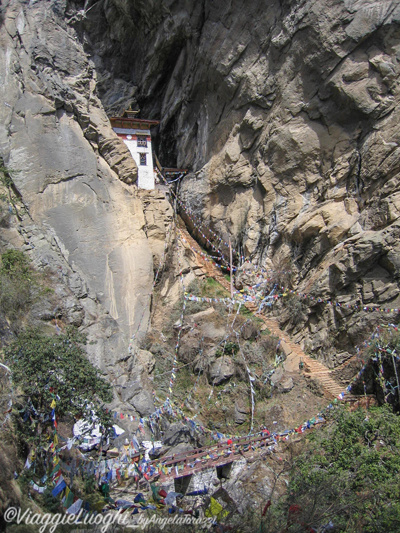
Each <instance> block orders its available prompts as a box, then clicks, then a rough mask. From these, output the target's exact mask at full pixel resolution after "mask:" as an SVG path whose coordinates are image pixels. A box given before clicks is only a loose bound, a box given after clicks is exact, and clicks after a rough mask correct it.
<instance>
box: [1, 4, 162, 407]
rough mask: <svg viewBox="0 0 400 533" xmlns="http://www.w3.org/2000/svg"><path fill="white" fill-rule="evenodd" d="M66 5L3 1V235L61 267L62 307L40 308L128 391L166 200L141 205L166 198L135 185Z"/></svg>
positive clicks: (38, 261) (39, 262) (49, 265)
mask: <svg viewBox="0 0 400 533" xmlns="http://www.w3.org/2000/svg"><path fill="white" fill-rule="evenodd" d="M65 9H66V2H57V1H56V2H25V1H13V0H11V1H6V2H3V6H2V10H1V28H0V43H1V49H2V51H3V53H2V54H1V58H0V78H1V80H2V83H1V89H0V90H1V106H0V124H1V125H0V155H1V157H2V158H3V160H4V163H5V165H6V166H7V168H8V169H9V170H10V172H11V176H12V179H13V183H14V186H15V187H14V188H15V191H16V194H17V195H18V197H19V198H20V199H21V201H22V204H20V208H19V210H18V213H17V216H14V217H13V222H14V224H12V225H11V227H10V228H9V229H8V230H7V231H6V230H4V231H3V232H2V237H3V239H2V240H3V243H2V244H3V246H4V245H6V244H7V243H9V242H12V243H13V244H14V245H16V246H19V247H24V248H25V249H26V250H28V251H29V254H30V256H31V258H32V260H33V261H34V264H35V265H36V266H37V267H38V268H42V269H49V272H52V273H53V274H56V280H57V282H56V294H57V295H58V297H59V298H60V300H61V301H62V306H61V307H60V308H58V309H56V310H54V309H49V310H46V312H43V315H46V317H47V319H50V318H52V317H53V318H57V319H58V320H61V321H63V320H64V321H66V322H72V323H74V324H75V325H77V326H81V327H82V328H83V329H84V330H85V331H86V332H87V334H88V336H89V341H91V343H90V344H89V351H90V355H91V357H92V359H93V361H94V362H95V363H96V364H97V365H98V366H99V367H101V368H102V370H103V371H104V372H105V373H108V375H109V378H110V380H111V381H112V382H113V383H114V384H115V385H116V392H117V393H118V392H119V388H120V389H121V390H123V391H124V396H125V397H129V398H132V396H134V393H132V394H129V390H130V388H132V387H131V385H132V372H131V371H130V370H132V369H130V370H129V369H128V368H127V367H126V364H125V361H126V359H127V358H128V342H129V338H130V337H131V335H132V334H137V333H138V330H140V331H142V332H143V331H146V329H147V326H148V322H149V312H150V311H149V302H150V293H151V288H152V281H153V257H154V258H155V259H156V260H158V258H159V255H160V247H161V251H162V249H163V244H164V237H165V229H166V228H165V225H166V224H167V222H168V217H169V209H170V208H169V206H168V204H167V203H166V202H165V200H163V199H162V198H161V199H157V195H156V194H154V193H149V194H148V195H147V196H148V197H149V201H148V202H147V203H149V202H150V203H151V201H152V199H153V202H155V203H157V202H161V203H162V205H161V207H160V208H159V209H158V211H157V212H156V213H155V214H154V213H152V210H151V208H149V207H148V206H147V207H146V205H145V204H144V203H143V202H142V198H143V195H142V196H139V195H138V192H137V189H136V188H135V186H134V182H135V181H136V177H137V168H136V166H135V163H134V161H133V159H132V157H131V156H130V154H129V152H128V150H127V148H126V147H125V145H124V143H123V142H122V141H121V140H120V139H119V138H118V137H117V136H116V135H115V134H114V132H113V131H112V129H111V126H110V123H109V120H108V117H107V115H106V113H105V112H104V109H103V106H102V104H101V102H100V100H99V99H98V97H97V96H96V71H95V69H94V65H93V63H92V62H91V60H90V59H89V57H88V56H87V54H86V52H85V51H84V49H83V43H82V42H81V41H80V40H79V37H78V36H77V34H76V32H75V30H74V29H73V28H71V27H70V26H69V25H68V24H67V23H66V15H65ZM116 171H117V173H116ZM144 196H146V195H144ZM146 212H147V214H146ZM148 216H151V217H152V226H151V227H150V226H149V227H150V230H152V233H153V237H151V238H150V239H148V237H147V234H146V231H147V229H148V228H147V225H146V217H147V218H148ZM155 229H158V232H157V231H155ZM127 384H128V385H127ZM132 386H133V385H132ZM126 389H128V390H126ZM136 389H137V386H136ZM136 389H135V391H136V393H137V392H138V391H137V390H136ZM116 399H117V397H116ZM131 403H132V404H133V405H135V401H134V400H132V402H131ZM142 404H143V402H142V403H141V410H142V411H143V405H142ZM136 407H138V406H137V405H136ZM146 409H150V410H151V409H152V400H151V396H149V405H147V406H145V407H144V410H146Z"/></svg>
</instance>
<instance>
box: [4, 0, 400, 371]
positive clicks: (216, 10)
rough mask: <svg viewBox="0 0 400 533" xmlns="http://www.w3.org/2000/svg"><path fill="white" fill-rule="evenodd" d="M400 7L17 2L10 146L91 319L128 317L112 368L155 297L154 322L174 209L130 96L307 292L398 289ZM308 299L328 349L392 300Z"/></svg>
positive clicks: (10, 62)
mask: <svg viewBox="0 0 400 533" xmlns="http://www.w3.org/2000/svg"><path fill="white" fill-rule="evenodd" d="M399 23H400V7H399V5H398V2H395V1H392V2H391V1H386V2H377V1H373V0H363V1H358V0H346V1H342V0H326V1H324V2H315V1H311V0H304V1H296V2H294V1H289V0H288V1H277V0H276V1H271V2H261V1H254V2H244V1H240V0H232V1H228V0H227V1H224V2H218V3H216V2H211V1H207V0H201V1H199V2H195V3H193V2H186V1H185V0H176V1H163V2H159V1H155V0H149V1H148V2H142V1H139V0H137V1H128V0H98V1H85V2H84V1H66V0H54V1H51V2H47V1H46V2H45V1H36V2H28V1H22V0H8V1H6V2H3V7H2V12H1V44H2V49H3V50H5V54H3V56H2V58H1V66H0V73H1V78H2V80H4V82H3V84H2V87H1V90H2V100H3V105H2V106H1V109H0V113H1V121H0V122H1V126H0V147H1V153H2V155H3V157H4V160H5V162H6V164H7V165H8V166H9V168H12V169H14V170H15V171H16V172H15V174H14V182H15V185H16V187H17V189H18V191H19V192H20V194H21V195H22V198H23V200H24V202H25V204H26V206H27V207H28V210H29V214H21V217H22V221H21V222H20V224H19V229H20V233H22V234H23V235H24V239H25V241H26V242H27V243H29V247H31V249H32V256H33V257H35V260H36V261H37V262H38V263H39V264H46V261H47V262H48V263H49V264H50V266H52V267H54V268H55V269H57V268H59V267H60V266H61V267H62V269H64V270H65V276H64V277H65V278H67V279H68V290H70V291H71V294H72V295H71V307H73V306H76V309H75V311H74V312H76V313H77V316H78V318H77V320H78V322H79V320H83V322H82V323H83V324H84V325H86V326H87V328H88V329H89V331H92V332H93V338H100V337H102V336H103V333H102V332H104V331H108V332H109V333H110V335H108V334H107V338H108V339H109V340H108V341H101V342H100V341H99V344H97V346H96V348H93V357H94V358H95V359H96V360H97V361H98V363H99V364H100V362H101V364H105V363H104V361H107V364H108V365H109V367H110V369H109V370H110V372H111V373H113V372H114V369H112V368H111V367H112V366H113V364H114V362H115V361H116V360H118V358H119V357H121V355H120V353H122V351H125V352H126V341H127V338H128V336H129V335H130V334H132V331H135V330H136V329H137V327H138V325H139V322H140V317H141V316H142V313H143V309H145V313H144V315H145V319H144V322H145V323H147V322H146V318H147V317H148V297H147V296H146V295H148V294H149V292H150V290H151V278H152V268H153V264H152V259H153V256H157V257H158V255H159V253H160V250H161V246H162V238H163V235H165V225H166V223H167V221H168V217H169V216H170V215H169V212H168V207H167V206H166V204H164V203H163V201H162V200H160V199H159V200H156V199H155V198H154V199H153V200H154V201H153V200H152V199H150V200H148V199H146V201H145V202H142V201H141V197H140V195H137V193H136V192H135V189H134V186H133V185H132V183H134V182H135V180H136V168H135V166H134V162H133V161H132V159H131V158H130V157H129V154H128V152H127V150H126V149H125V147H124V146H123V144H121V142H120V141H119V140H118V138H117V137H116V136H115V135H114V134H113V132H112V131H111V129H110V125H109V122H108V120H107V116H106V112H105V111H104V109H105V110H106V111H107V113H108V114H112V113H117V112H120V111H121V110H122V109H124V108H125V107H126V106H127V105H128V104H131V103H133V104H134V105H136V104H137V105H139V107H140V108H141V110H142V116H148V117H149V118H159V119H160V120H161V124H160V129H159V135H158V139H157V143H156V144H157V151H158V155H159V157H160V159H161V161H162V163H163V164H166V165H170V164H175V163H176V164H177V165H179V166H184V167H188V168H190V169H191V171H192V172H191V173H190V174H189V175H188V176H187V177H186V178H185V180H184V182H183V184H182V186H181V194H182V196H183V198H184V199H185V201H186V203H187V204H188V205H189V207H190V208H191V209H192V210H193V211H194V213H195V214H197V215H198V216H200V217H201V218H202V219H203V220H204V221H205V222H206V223H207V224H209V225H210V226H211V227H212V228H213V229H214V230H216V231H217V232H218V233H220V234H222V235H224V236H225V237H227V236H228V235H231V236H232V238H233V241H234V245H235V247H236V248H238V249H239V250H241V251H242V252H243V254H244V255H246V256H251V257H252V258H254V259H255V260H256V261H257V262H259V263H260V264H261V265H263V266H269V267H272V268H275V269H278V270H281V269H282V268H286V269H287V268H290V269H291V270H292V271H293V284H294V285H293V286H294V287H295V288H296V289H297V290H299V291H304V292H307V293H310V292H311V293H312V294H314V295H317V296H319V297H322V298H326V299H329V298H338V299H339V300H340V301H342V302H344V303H355V302H359V303H360V304H364V305H366V304H372V303H373V304H377V305H381V306H382V305H383V306H385V307H390V308H394V307H398V306H399V303H398V299H397V294H398V279H399V261H398V253H399V244H398V242H399V240H398V236H399V218H398V217H399V210H400V190H399V189H400V186H399V179H398V172H399V157H398V154H399V138H400V127H399V123H400V121H399V117H398V114H399V106H398V105H397V104H398V100H399V98H400V95H399V84H398V79H399V69H400V66H399V64H400V63H399V59H400V25H399ZM155 196H157V195H155ZM158 201H159V202H161V203H162V205H163V207H162V209H161V210H159V209H158V208H154V206H155V205H156V203H157V202H158ZM144 209H147V210H148V216H147V217H145V213H144ZM157 214H158V215H159V218H158V219H157V220H156V221H155V222H154V216H156V215H157ZM156 218H157V216H156ZM150 219H151V220H153V222H152V228H150V227H148V225H147V221H148V220H150ZM154 228H156V230H154ZM146 232H147V234H146ZM157 254H158V255H157ZM74 298H75V299H76V300H74ZM72 302H74V303H73V304H72ZM69 312H70V313H71V312H72V311H71V310H70V311H69ZM302 316H303V318H302V319H301V320H300V321H299V323H298V325H297V330H296V331H298V335H299V337H298V338H299V340H304V339H305V338H306V337H309V338H310V339H311V340H309V341H308V342H309V346H310V347H311V348H313V349H315V350H319V351H320V353H323V352H325V351H326V350H328V348H329V346H330V343H331V339H330V337H329V335H330V333H332V332H333V331H336V330H338V329H339V328H341V327H343V326H344V327H345V329H346V331H347V333H346V335H345V337H343V338H341V340H340V342H341V343H342V342H345V343H348V344H347V345H344V346H343V347H350V345H351V344H352V343H353V341H355V340H356V339H357V337H358V335H359V334H360V332H363V331H364V328H365V327H366V325H367V324H368V323H369V321H371V320H372V321H377V320H379V317H380V315H378V314H377V313H375V314H369V315H362V314H359V313H357V312H354V310H353V311H352V312H347V311H346V313H345V312H344V310H342V309H335V308H332V307H329V306H323V305H322V306H321V305H319V306H316V305H315V304H311V305H307V306H306V309H305V311H304V314H303V315H302ZM390 316H391V318H393V319H394V315H393V314H392V315H390ZM79 317H81V318H79ZM82 317H83V318H82ZM287 318H288V317H287V314H286V311H283V312H282V315H281V319H282V321H283V322H285V320H287ZM102 321H105V322H104V323H103V322H102ZM96 328H97V329H96ZM107 328H108V329H107ZM143 328H145V326H143ZM111 339H114V340H113V341H112V340H111ZM103 342H104V343H105V344H104V346H103ZM100 344H101V345H102V347H101V346H100ZM106 345H107V346H111V348H110V349H111V351H114V352H115V356H111V357H110V355H109V354H108V353H107V355H106V352H108V350H109V348H106ZM117 374H118V373H117ZM114 377H116V379H117V378H118V375H117V376H114ZM123 379H125V378H123ZM123 379H122V381H123Z"/></svg>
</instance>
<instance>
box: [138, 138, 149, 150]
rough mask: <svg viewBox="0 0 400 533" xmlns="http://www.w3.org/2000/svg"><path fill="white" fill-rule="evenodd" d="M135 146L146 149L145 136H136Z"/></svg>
mask: <svg viewBox="0 0 400 533" xmlns="http://www.w3.org/2000/svg"><path fill="white" fill-rule="evenodd" d="M137 145H138V146H142V147H144V148H146V147H147V137H146V135H138V136H137Z"/></svg>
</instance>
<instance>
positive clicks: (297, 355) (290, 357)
mask: <svg viewBox="0 0 400 533" xmlns="http://www.w3.org/2000/svg"><path fill="white" fill-rule="evenodd" d="M179 231H180V233H181V236H182V237H183V238H184V240H183V241H182V244H183V246H185V247H187V248H191V249H192V250H193V252H195V260H196V263H197V266H198V267H199V268H201V270H202V271H203V272H204V274H205V275H206V276H208V277H212V278H214V279H215V280H216V281H218V283H220V284H221V285H222V286H223V287H224V289H226V290H227V291H230V283H229V281H228V280H227V279H226V278H225V277H224V275H223V274H222V272H221V271H220V270H219V269H218V268H217V267H215V266H214V265H213V263H212V262H211V261H208V260H207V259H205V257H204V252H203V250H202V249H201V247H200V245H199V244H198V243H197V241H196V240H195V239H193V237H192V236H191V235H190V234H189V232H188V231H187V229H186V227H185V225H184V223H183V221H181V220H180V224H179ZM185 241H186V242H185ZM244 305H245V306H246V308H247V309H248V310H249V311H251V312H252V313H256V311H257V310H258V307H257V305H256V304H254V303H251V302H246V303H245V304H244ZM257 316H258V317H259V318H260V319H261V320H262V321H263V322H264V324H265V326H266V327H267V328H268V330H269V331H270V332H271V333H272V334H273V335H275V336H276V337H278V338H279V339H281V343H282V345H283V346H282V347H283V350H284V352H285V353H286V355H287V358H286V360H285V362H284V368H285V370H286V371H287V372H296V371H298V369H299V363H300V361H302V362H303V363H304V375H305V377H307V378H309V379H313V380H316V381H317V382H318V383H319V384H320V385H321V387H322V389H323V390H324V392H325V394H326V395H327V397H329V398H336V397H337V396H338V395H339V394H340V393H341V392H343V390H344V389H345V386H344V385H341V384H340V383H339V382H338V381H336V380H335V379H334V377H333V376H332V370H330V369H329V368H327V367H326V366H325V365H323V364H322V363H320V362H319V361H317V360H315V359H312V358H311V357H310V356H308V355H306V354H305V353H304V351H303V350H302V349H301V348H300V346H299V345H298V344H296V343H294V342H293V341H292V340H291V339H290V337H289V335H288V334H287V333H286V332H285V331H282V330H281V329H280V327H279V324H278V322H277V321H276V320H274V319H273V318H268V317H266V316H263V315H257ZM346 364H347V362H346V363H344V365H346ZM344 365H342V366H344ZM339 369H340V367H337V368H336V369H334V372H335V374H338V371H339Z"/></svg>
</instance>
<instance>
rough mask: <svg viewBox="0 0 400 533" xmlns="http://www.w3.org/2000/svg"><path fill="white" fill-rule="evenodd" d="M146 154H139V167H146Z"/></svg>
mask: <svg viewBox="0 0 400 533" xmlns="http://www.w3.org/2000/svg"><path fill="white" fill-rule="evenodd" d="M146 156H147V154H139V157H140V165H141V166H146V165H147V157H146Z"/></svg>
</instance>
